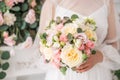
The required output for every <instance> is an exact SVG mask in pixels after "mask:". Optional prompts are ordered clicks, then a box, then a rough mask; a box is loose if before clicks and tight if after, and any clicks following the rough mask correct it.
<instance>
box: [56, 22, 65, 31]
mask: <svg viewBox="0 0 120 80" xmlns="http://www.w3.org/2000/svg"><path fill="white" fill-rule="evenodd" d="M56 27H57V30H58V31H60V30H61V29H62V28H63V27H64V26H63V23H60V24H58V25H57V26H56Z"/></svg>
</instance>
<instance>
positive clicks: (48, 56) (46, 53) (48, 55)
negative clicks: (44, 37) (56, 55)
mask: <svg viewBox="0 0 120 80" xmlns="http://www.w3.org/2000/svg"><path fill="white" fill-rule="evenodd" d="M40 52H41V53H42V54H43V55H44V56H45V59H47V60H50V59H51V58H52V56H53V50H52V48H47V47H45V46H44V45H42V43H40Z"/></svg>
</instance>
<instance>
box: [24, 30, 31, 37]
mask: <svg viewBox="0 0 120 80" xmlns="http://www.w3.org/2000/svg"><path fill="white" fill-rule="evenodd" d="M24 33H25V39H26V38H27V37H28V36H30V33H29V31H27V30H25V31H24Z"/></svg>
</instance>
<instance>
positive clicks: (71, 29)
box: [61, 23, 77, 35]
mask: <svg viewBox="0 0 120 80" xmlns="http://www.w3.org/2000/svg"><path fill="white" fill-rule="evenodd" d="M61 32H62V34H65V35H67V34H68V33H71V34H75V33H77V25H76V24H72V23H69V24H66V25H65V27H63V28H62V29H61Z"/></svg>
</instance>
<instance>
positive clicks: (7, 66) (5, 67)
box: [2, 62, 9, 70]
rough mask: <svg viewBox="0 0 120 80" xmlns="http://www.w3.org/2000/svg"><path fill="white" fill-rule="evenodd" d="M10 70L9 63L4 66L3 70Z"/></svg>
mask: <svg viewBox="0 0 120 80" xmlns="http://www.w3.org/2000/svg"><path fill="white" fill-rule="evenodd" d="M8 68H9V63H8V62H6V63H4V64H2V69H3V70H7V69H8Z"/></svg>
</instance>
